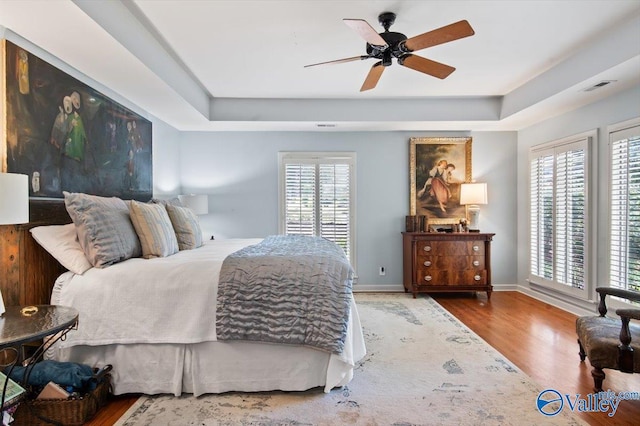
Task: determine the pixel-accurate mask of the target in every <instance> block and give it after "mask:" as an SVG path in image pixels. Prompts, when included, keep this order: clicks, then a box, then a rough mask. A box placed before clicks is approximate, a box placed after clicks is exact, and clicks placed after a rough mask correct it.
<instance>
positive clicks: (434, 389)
mask: <svg viewBox="0 0 640 426" xmlns="http://www.w3.org/2000/svg"><path fill="white" fill-rule="evenodd" d="M356 302H357V305H358V312H359V314H360V319H361V322H362V326H363V328H364V331H365V338H366V344H367V355H366V356H365V357H364V358H363V359H362V360H361V361H360V362H359V363H358V365H357V368H356V371H355V377H354V379H353V380H352V381H351V383H349V384H348V385H347V386H345V387H343V388H339V389H334V390H333V391H331V393H328V394H325V393H323V392H322V389H319V388H318V389H312V390H309V391H305V392H265V393H236V392H232V393H225V394H220V395H204V396H201V397H198V398H195V397H193V396H191V395H183V396H181V397H175V396H167V395H162V396H143V397H141V398H140V399H139V400H138V401H137V402H136V404H134V405H133V406H132V407H131V409H129V410H128V411H127V413H125V414H124V415H123V416H122V418H121V419H120V420H119V421H118V423H117V425H118V426H133V425H185V426H186V425H207V426H208V425H511V424H513V425H544V424H549V425H551V424H553V425H581V424H583V423H582V422H581V421H580V420H579V419H577V418H576V417H574V416H573V415H572V413H571V412H568V411H562V412H560V414H558V415H556V416H554V417H547V416H545V415H543V414H541V413H540V412H539V411H538V409H537V408H536V399H537V397H538V395H539V392H540V391H541V390H543V389H541V388H539V387H538V386H536V385H535V384H534V383H533V381H532V380H531V379H530V378H529V377H528V376H527V375H526V374H524V373H523V372H522V371H520V370H519V369H518V368H517V367H515V366H514V365H513V364H512V363H511V362H509V361H508V360H507V359H506V358H505V357H504V356H503V355H501V354H500V353H499V352H497V351H496V350H495V349H493V348H492V347H491V346H489V345H488V344H487V343H486V342H484V341H483V340H482V339H481V338H480V337H478V336H477V335H476V334H475V333H473V332H472V331H471V330H469V329H468V328H467V327H466V326H465V325H464V324H462V323H461V322H460V321H458V320H457V319H456V318H455V317H453V316H452V315H451V314H450V313H449V312H447V311H446V310H445V309H444V308H442V307H441V306H440V305H439V304H438V303H437V302H435V301H434V300H433V299H431V298H430V297H429V296H426V295H420V297H419V298H417V299H413V298H412V297H411V295H406V294H366V293H364V294H363V293H360V294H357V295H356Z"/></svg>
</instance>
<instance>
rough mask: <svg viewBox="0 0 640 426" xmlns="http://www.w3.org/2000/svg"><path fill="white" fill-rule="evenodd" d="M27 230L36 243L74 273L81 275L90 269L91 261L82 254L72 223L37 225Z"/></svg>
mask: <svg viewBox="0 0 640 426" xmlns="http://www.w3.org/2000/svg"><path fill="white" fill-rule="evenodd" d="M29 231H30V232H31V235H32V236H33V239H34V240H36V241H37V242H38V244H40V245H41V246H42V247H43V248H44V249H45V250H46V251H48V252H49V254H51V256H53V257H54V259H56V260H57V261H58V262H59V263H60V264H61V265H62V266H64V267H65V268H67V269H68V270H70V271H71V272H73V273H74V274H78V275H82V274H84V273H85V272H86V271H88V270H89V269H91V263H89V261H88V260H87V257H86V256H85V255H84V251H83V250H82V247H81V246H80V242H79V241H78V235H77V234H76V227H75V225H74V224H73V223H70V224H68V225H51V226H37V227H35V228H31V229H30V230H29Z"/></svg>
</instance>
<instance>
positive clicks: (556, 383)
mask: <svg viewBox="0 0 640 426" xmlns="http://www.w3.org/2000/svg"><path fill="white" fill-rule="evenodd" d="M433 298H434V299H435V300H437V301H438V303H440V304H441V305H442V306H443V307H444V308H445V309H446V310H448V311H449V312H451V313H452V314H453V315H454V316H456V317H457V318H458V319H459V320H460V321H462V322H463V323H464V324H466V325H467V327H469V328H470V329H471V330H473V331H474V332H475V333H476V334H478V335H479V336H480V337H482V338H483V339H484V340H485V341H486V342H488V343H489V344H490V345H491V346H493V347H494V348H496V349H497V350H498V351H499V352H500V353H502V354H503V355H504V356H506V357H507V358H508V359H509V360H510V361H511V362H513V363H514V364H515V365H516V366H518V367H519V368H520V369H521V370H522V371H524V372H525V373H526V374H527V375H528V376H529V377H531V378H532V379H533V380H534V381H535V382H536V383H537V384H538V385H539V386H540V388H541V390H543V389H555V390H557V391H558V392H560V393H561V394H563V395H564V394H569V395H571V396H572V397H573V398H575V396H576V394H581V395H582V397H585V396H586V395H587V394H590V393H593V379H592V377H591V366H590V365H589V362H588V361H585V362H580V357H579V356H578V343H577V341H576V331H575V321H576V316H575V315H573V314H570V313H568V312H566V311H563V310H561V309H558V308H555V307H553V306H551V305H548V304H546V303H543V302H540V301H538V300H536V299H533V298H531V297H528V296H526V295H524V294H522V293H518V292H494V293H493V294H492V296H491V301H487V296H486V294H484V293H481V294H480V293H478V295H477V296H476V297H473V296H469V294H465V295H462V294H457V295H435V294H434V295H433ZM594 314H595V313H594ZM605 373H606V375H607V377H606V379H605V381H604V384H603V388H604V389H605V390H607V389H611V390H612V391H614V392H623V391H625V392H626V391H635V392H640V374H625V373H621V372H619V371H613V370H605ZM531 404H535V401H531ZM565 409H567V408H565ZM579 417H580V418H581V419H582V420H584V421H586V422H588V423H589V424H591V425H612V424H615V425H637V424H638V419H640V401H638V400H636V401H622V402H621V403H620V405H619V407H618V410H617V412H616V414H615V416H614V417H613V418H611V417H608V416H607V414H605V413H599V412H598V413H579Z"/></svg>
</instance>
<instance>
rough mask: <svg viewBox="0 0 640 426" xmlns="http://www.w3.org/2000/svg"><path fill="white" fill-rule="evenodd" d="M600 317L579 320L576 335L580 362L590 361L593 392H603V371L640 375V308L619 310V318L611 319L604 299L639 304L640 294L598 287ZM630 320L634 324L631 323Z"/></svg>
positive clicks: (617, 312)
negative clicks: (608, 297)
mask: <svg viewBox="0 0 640 426" xmlns="http://www.w3.org/2000/svg"><path fill="white" fill-rule="evenodd" d="M596 291H597V292H598V294H599V295H600V303H599V304H598V312H599V313H600V316H586V317H580V318H578V319H577V320H576V332H577V333H578V344H579V345H580V359H581V360H582V361H584V360H585V358H589V362H590V363H591V366H592V367H593V370H592V371H591V375H592V376H593V382H594V391H595V392H600V391H602V382H603V381H604V378H605V373H604V371H603V369H605V368H609V369H614V370H620V371H622V372H625V373H638V372H640V324H639V323H637V322H636V321H637V320H640V306H638V308H637V309H633V308H627V309H617V310H616V315H618V316H619V317H620V318H609V317H607V316H606V314H607V305H606V301H605V298H606V297H607V295H611V296H616V297H621V298H624V299H627V300H629V301H633V302H640V292H637V291H629V290H621V289H616V288H610V287H598V288H597V289H596ZM630 320H635V321H633V322H631V321H630Z"/></svg>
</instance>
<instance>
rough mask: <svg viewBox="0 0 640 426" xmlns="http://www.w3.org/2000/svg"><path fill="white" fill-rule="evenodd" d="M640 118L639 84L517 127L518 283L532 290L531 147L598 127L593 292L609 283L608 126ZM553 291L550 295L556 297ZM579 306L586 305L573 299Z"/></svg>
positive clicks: (592, 180)
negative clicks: (530, 226)
mask: <svg viewBox="0 0 640 426" xmlns="http://www.w3.org/2000/svg"><path fill="white" fill-rule="evenodd" d="M637 117H640V86H636V87H634V88H633V89H631V90H628V91H625V92H624V93H621V94H618V95H615V96H611V97H609V98H607V99H604V100H602V101H600V102H596V103H593V104H591V105H588V106H585V107H582V108H580V109H577V110H575V111H571V112H569V113H566V114H563V115H561V116H558V117H555V118H553V119H550V120H546V121H543V122H541V123H538V124H536V125H534V126H531V127H529V128H526V129H524V130H521V131H520V132H518V169H519V170H521V172H520V173H518V182H517V184H518V187H517V193H518V199H517V206H518V235H517V241H518V283H519V285H521V286H522V287H523V288H524V289H525V290H529V291H530V290H531V288H530V286H529V284H528V282H527V278H528V273H529V219H528V217H529V216H528V214H529V210H528V207H527V206H528V194H529V180H528V170H529V148H530V147H532V146H534V145H539V144H541V143H545V142H550V141H554V140H558V139H562V138H564V137H567V136H572V135H576V134H580V133H583V132H587V131H592V130H597V134H598V137H597V139H598V140H597V141H596V143H595V144H594V145H593V151H592V160H593V161H592V163H591V166H592V169H591V176H590V184H591V189H592V191H591V192H590V195H591V196H592V197H593V200H592V201H593V204H592V209H591V210H590V211H589V212H588V214H589V218H590V223H591V225H592V226H593V227H594V228H593V229H594V234H593V235H592V241H591V242H592V244H593V245H592V253H594V256H595V258H596V259H597V263H596V264H593V265H591V267H590V272H591V273H592V276H591V287H592V297H595V290H594V288H595V287H596V286H597V285H606V283H607V267H608V266H607V265H608V263H607V262H608V261H607V256H608V249H607V246H608V237H607V228H608V207H609V205H608V192H609V191H608V185H609V177H608V172H609V167H608V160H609V142H608V136H609V135H608V130H607V126H610V125H612V124H616V123H619V122H622V121H626V120H630V119H632V118H637ZM554 296H555V295H554V294H551V297H554ZM562 298H563V299H564V300H568V301H569V302H570V303H574V304H575V305H577V306H579V307H585V306H587V305H586V304H584V303H580V302H578V301H571V300H570V298H568V297H562Z"/></svg>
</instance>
